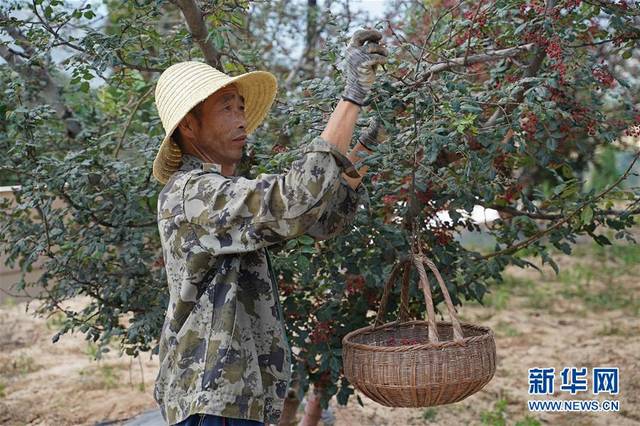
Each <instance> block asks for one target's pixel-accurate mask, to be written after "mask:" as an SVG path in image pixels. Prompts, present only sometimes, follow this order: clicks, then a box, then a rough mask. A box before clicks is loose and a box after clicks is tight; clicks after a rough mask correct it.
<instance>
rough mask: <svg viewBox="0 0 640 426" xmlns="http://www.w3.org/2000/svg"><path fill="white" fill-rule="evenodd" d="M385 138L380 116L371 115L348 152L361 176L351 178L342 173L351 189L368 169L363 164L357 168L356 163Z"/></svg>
mask: <svg viewBox="0 0 640 426" xmlns="http://www.w3.org/2000/svg"><path fill="white" fill-rule="evenodd" d="M386 139H387V132H386V131H385V128H384V126H382V125H381V121H380V118H379V117H378V116H374V117H371V118H370V119H369V125H368V126H367V128H366V129H364V130H363V131H362V132H361V133H360V138H359V140H358V142H359V143H358V144H356V145H355V146H354V147H353V149H352V150H351V152H350V153H349V160H351V162H352V163H353V165H354V166H356V169H357V170H358V173H359V174H360V176H361V177H359V178H352V177H349V176H347V175H346V174H343V177H344V178H345V179H346V180H347V182H348V183H349V186H351V187H352V188H353V189H356V188H357V187H358V185H360V182H361V181H362V177H363V176H364V175H366V174H367V170H369V166H368V165H364V166H362V167H360V168H358V165H359V164H360V163H361V162H362V160H363V159H364V158H366V157H367V156H368V155H369V153H370V152H371V151H374V150H376V149H377V147H378V145H379V144H381V143H383V142H385V141H386Z"/></svg>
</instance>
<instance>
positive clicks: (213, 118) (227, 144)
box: [193, 85, 247, 165]
mask: <svg viewBox="0 0 640 426" xmlns="http://www.w3.org/2000/svg"><path fill="white" fill-rule="evenodd" d="M201 111H202V112H201V116H200V122H199V123H198V121H197V120H195V122H194V129H193V130H194V132H193V136H194V141H193V143H194V144H197V145H198V148H199V149H200V150H202V151H204V152H205V153H207V154H208V156H209V157H210V158H211V159H212V160H214V161H215V162H217V163H219V164H222V165H230V164H232V163H238V162H239V161H240V159H241V158H242V150H243V148H244V145H245V142H246V136H247V131H246V126H247V122H246V120H245V116H244V99H243V98H242V97H240V94H239V92H238V89H237V88H236V87H235V86H234V85H229V86H226V87H224V88H222V89H220V90H218V91H217V92H216V93H214V94H213V95H211V96H209V97H208V98H207V99H205V101H204V102H203V104H202V110H201ZM237 138H241V139H240V140H234V139H237Z"/></svg>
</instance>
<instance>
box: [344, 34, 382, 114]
mask: <svg viewBox="0 0 640 426" xmlns="http://www.w3.org/2000/svg"><path fill="white" fill-rule="evenodd" d="M381 39H382V34H381V33H380V32H379V31H377V30H365V29H359V30H358V31H356V32H355V33H354V34H353V36H352V37H351V43H349V46H348V47H347V52H346V56H345V58H344V61H343V63H342V71H343V73H344V76H345V80H346V86H345V88H344V91H343V92H342V99H344V100H346V101H350V102H353V103H355V104H357V105H360V106H365V105H368V104H369V102H370V99H369V94H370V92H371V86H372V85H373V82H374V81H375V79H376V68H377V66H378V65H382V64H385V63H386V62H387V55H388V52H387V49H386V48H384V47H382V46H380V45H379V44H378V41H380V40H381Z"/></svg>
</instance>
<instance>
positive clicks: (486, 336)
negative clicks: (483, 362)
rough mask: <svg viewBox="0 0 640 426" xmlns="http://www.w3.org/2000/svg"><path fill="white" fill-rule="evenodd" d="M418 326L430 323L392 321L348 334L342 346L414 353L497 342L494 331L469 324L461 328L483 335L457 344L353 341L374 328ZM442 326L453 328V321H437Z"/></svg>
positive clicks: (421, 321)
mask: <svg viewBox="0 0 640 426" xmlns="http://www.w3.org/2000/svg"><path fill="white" fill-rule="evenodd" d="M418 324H420V325H428V324H429V323H428V321H424V320H412V321H407V322H403V323H398V322H397V321H392V322H388V323H385V324H383V325H381V326H379V327H375V324H374V325H369V326H367V327H362V328H359V329H357V330H353V331H351V332H349V333H347V334H346V335H345V336H344V337H343V338H342V346H343V347H344V348H347V349H361V350H364V351H371V352H403V351H414V350H423V349H436V348H437V349H442V348H447V347H451V346H466V344H468V343H475V342H477V341H482V340H494V341H495V338H494V334H493V331H492V330H491V329H490V328H489V327H486V326H483V325H477V324H471V323H467V322H460V326H461V327H462V328H466V329H474V330H479V331H481V332H482V333H483V334H480V335H477V336H469V337H465V338H464V339H462V341H460V342H457V341H455V340H446V341H441V342H437V343H433V342H427V343H419V344H415V345H398V346H375V345H367V344H366V343H356V342H353V341H352V339H353V338H354V337H355V336H358V335H360V334H364V333H368V332H371V331H373V329H374V327H375V328H376V331H377V330H383V329H388V328H393V327H404V326H409V325H418ZM440 325H444V326H451V327H452V326H453V325H452V322H451V321H436V326H440Z"/></svg>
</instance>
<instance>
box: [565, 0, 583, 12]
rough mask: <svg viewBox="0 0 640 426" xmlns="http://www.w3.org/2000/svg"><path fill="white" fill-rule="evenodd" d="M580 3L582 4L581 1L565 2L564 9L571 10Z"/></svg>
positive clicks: (568, 0)
mask: <svg viewBox="0 0 640 426" xmlns="http://www.w3.org/2000/svg"><path fill="white" fill-rule="evenodd" d="M581 3H582V0H567V2H566V3H565V5H564V7H566V8H567V9H568V10H572V9H575V8H576V7H578V6H580V4H581Z"/></svg>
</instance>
